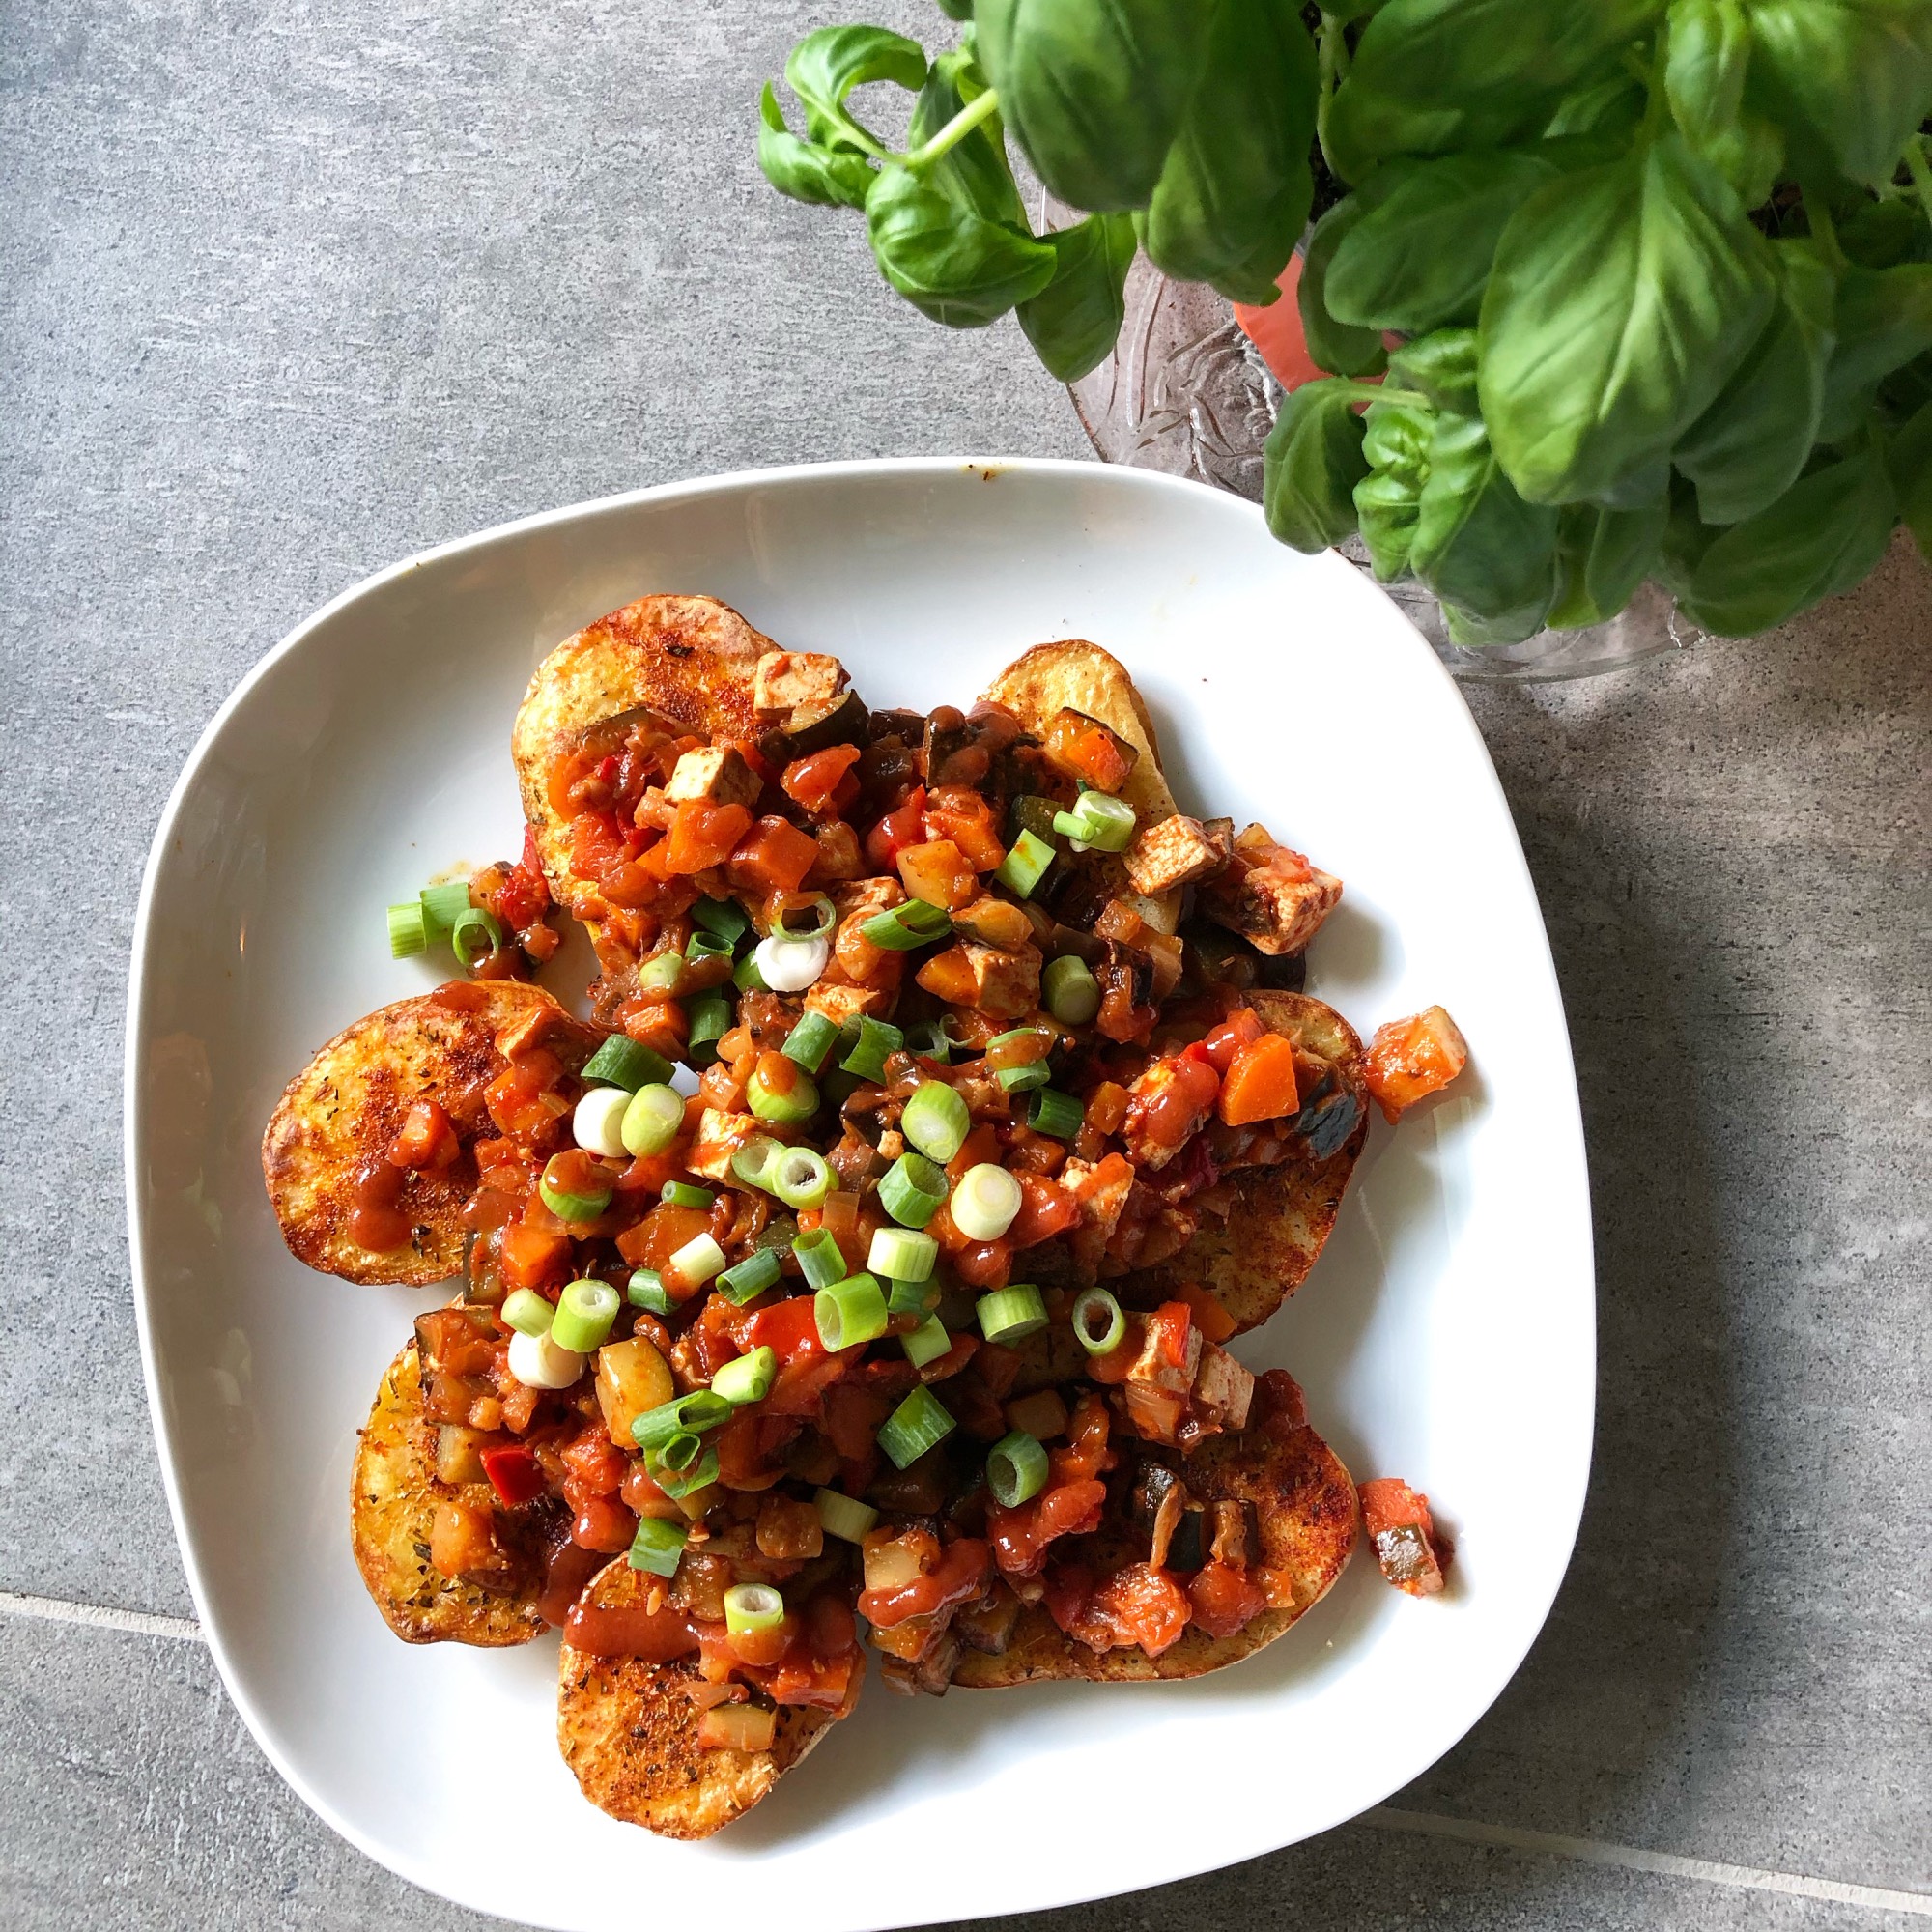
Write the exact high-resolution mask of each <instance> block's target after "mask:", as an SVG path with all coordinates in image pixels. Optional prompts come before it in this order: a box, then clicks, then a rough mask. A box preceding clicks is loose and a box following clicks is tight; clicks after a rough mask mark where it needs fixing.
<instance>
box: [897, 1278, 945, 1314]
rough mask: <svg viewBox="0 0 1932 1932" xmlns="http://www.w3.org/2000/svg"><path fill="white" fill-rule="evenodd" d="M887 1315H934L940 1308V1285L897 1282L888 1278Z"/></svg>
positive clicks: (930, 1282) (934, 1282)
mask: <svg viewBox="0 0 1932 1932" xmlns="http://www.w3.org/2000/svg"><path fill="white" fill-rule="evenodd" d="M886 1287H887V1290H888V1291H889V1292H888V1293H887V1295H886V1313H887V1314H888V1315H918V1316H926V1315H930V1314H932V1313H933V1312H934V1311H935V1310H936V1309H937V1308H938V1306H939V1284H938V1283H937V1282H936V1281H930V1280H928V1281H895V1280H893V1279H892V1277H891V1276H890V1275H888V1276H887V1277H886Z"/></svg>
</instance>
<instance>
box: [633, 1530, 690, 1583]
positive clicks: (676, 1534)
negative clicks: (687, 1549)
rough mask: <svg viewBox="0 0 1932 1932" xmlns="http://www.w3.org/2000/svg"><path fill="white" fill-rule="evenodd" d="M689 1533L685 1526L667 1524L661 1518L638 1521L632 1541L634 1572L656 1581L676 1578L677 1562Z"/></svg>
mask: <svg viewBox="0 0 1932 1932" xmlns="http://www.w3.org/2000/svg"><path fill="white" fill-rule="evenodd" d="M690 1533H691V1532H690V1531H689V1530H687V1529H686V1528H685V1526H684V1524H683V1523H681V1522H667V1521H666V1520H665V1519H664V1518H663V1517H661V1516H647V1517H641V1518H639V1521H638V1533H637V1535H636V1536H635V1537H634V1538H632V1540H631V1568H632V1569H633V1570H648V1571H649V1572H650V1573H651V1575H652V1576H654V1577H674V1576H676V1575H677V1559H678V1558H679V1557H680V1556H682V1555H683V1554H684V1543H685V1538H686V1537H687V1536H689V1535H690Z"/></svg>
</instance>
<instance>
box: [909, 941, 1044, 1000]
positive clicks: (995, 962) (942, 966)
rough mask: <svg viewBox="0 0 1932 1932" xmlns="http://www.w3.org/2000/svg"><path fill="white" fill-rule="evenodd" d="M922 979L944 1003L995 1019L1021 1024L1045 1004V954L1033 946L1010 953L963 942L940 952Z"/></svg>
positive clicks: (927, 964)
mask: <svg viewBox="0 0 1932 1932" xmlns="http://www.w3.org/2000/svg"><path fill="white" fill-rule="evenodd" d="M917 978H918V980H919V983H920V984H921V985H922V986H923V987H924V988H925V989H926V991H927V992H929V993H933V994H936V995H937V996H938V997H939V998H940V999H942V1000H946V1001H948V1002H950V1003H951V1004H952V1005H953V1006H955V1007H971V1008H973V1009H974V1010H975V1011H977V1012H982V1013H988V1014H990V1015H991V1016H992V1017H993V1018H994V1019H1003V1020H1016V1019H1018V1018H1020V1017H1021V1015H1022V1014H1025V1013H1030V1012H1032V1011H1033V1010H1034V1009H1035V1008H1037V1006H1038V1005H1039V953H1038V952H1037V950H1036V949H1035V948H1033V947H1031V946H1028V947H1025V948H1022V949H1021V950H1020V951H1019V952H1007V951H1006V950H1005V949H1004V948H1002V947H997V946H981V945H980V942H979V941H978V940H975V939H967V940H961V941H960V943H959V944H958V945H956V946H949V947H948V948H947V949H946V951H945V952H939V953H935V954H934V955H933V956H932V957H931V958H930V959H928V960H927V961H926V962H925V964H924V965H923V966H922V967H921V968H920V969H919V973H918V975H917Z"/></svg>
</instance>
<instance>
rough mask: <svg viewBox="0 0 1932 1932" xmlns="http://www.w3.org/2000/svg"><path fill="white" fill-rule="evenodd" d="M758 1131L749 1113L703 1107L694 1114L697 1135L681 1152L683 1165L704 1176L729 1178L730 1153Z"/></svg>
mask: <svg viewBox="0 0 1932 1932" xmlns="http://www.w3.org/2000/svg"><path fill="white" fill-rule="evenodd" d="M757 1131H758V1122H757V1121H756V1119H755V1118H754V1117H753V1115H751V1114H727V1113H724V1112H722V1111H721V1110H720V1109H718V1108H716V1107H707V1108H705V1110H704V1112H703V1113H702V1114H701V1115H699V1116H698V1121H697V1138H696V1140H695V1141H693V1142H692V1144H691V1151H690V1153H689V1154H687V1155H686V1156H685V1162H684V1164H685V1166H686V1167H688V1168H689V1169H690V1170H691V1171H692V1173H693V1174H701V1175H702V1176H703V1177H704V1178H705V1179H706V1180H717V1181H725V1180H729V1179H730V1178H731V1156H732V1155H733V1154H734V1153H736V1152H737V1151H738V1150H739V1149H740V1148H741V1147H743V1146H744V1145H745V1143H746V1142H747V1141H749V1140H750V1139H751V1138H752V1136H753V1134H755V1133H756V1132H757Z"/></svg>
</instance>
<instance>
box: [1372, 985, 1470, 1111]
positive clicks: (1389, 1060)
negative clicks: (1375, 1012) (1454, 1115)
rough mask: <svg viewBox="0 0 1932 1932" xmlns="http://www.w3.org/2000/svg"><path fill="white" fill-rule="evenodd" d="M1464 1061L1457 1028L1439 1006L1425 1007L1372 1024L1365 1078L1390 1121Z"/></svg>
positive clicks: (1466, 1052)
mask: <svg viewBox="0 0 1932 1932" xmlns="http://www.w3.org/2000/svg"><path fill="white" fill-rule="evenodd" d="M1468 1060H1469V1047H1468V1042H1467V1041H1466V1040H1464V1039H1463V1034H1462V1030H1461V1028H1459V1027H1458V1026H1457V1024H1456V1022H1455V1021H1454V1020H1452V1019H1451V1018H1450V1017H1449V1015H1448V1013H1447V1012H1446V1011H1445V1010H1444V1009H1442V1008H1441V1007H1429V1008H1426V1009H1424V1010H1423V1011H1421V1012H1419V1013H1416V1014H1414V1015H1413V1016H1412V1017H1410V1018H1408V1019H1406V1020H1391V1021H1389V1023H1388V1024H1387V1025H1386V1026H1379V1027H1378V1028H1377V1029H1376V1037H1375V1038H1374V1039H1372V1040H1371V1041H1370V1042H1369V1058H1368V1066H1367V1069H1366V1071H1365V1074H1364V1077H1365V1079H1366V1080H1367V1082H1368V1088H1369V1092H1370V1093H1371V1094H1373V1095H1374V1096H1375V1098H1376V1101H1377V1103H1378V1105H1379V1106H1380V1108H1381V1110H1382V1114H1383V1117H1384V1118H1385V1119H1387V1120H1391V1121H1393V1120H1395V1119H1396V1118H1397V1117H1398V1116H1399V1115H1400V1114H1401V1113H1402V1112H1403V1111H1404V1110H1405V1109H1406V1108H1408V1107H1412V1106H1414V1105H1415V1103H1416V1102H1417V1101H1418V1100H1425V1099H1427V1098H1428V1097H1429V1095H1430V1094H1434V1093H1436V1092H1438V1091H1439V1090H1440V1089H1442V1088H1444V1087H1446V1086H1448V1084H1449V1083H1450V1081H1452V1080H1453V1079H1455V1077H1456V1076H1457V1074H1459V1073H1460V1072H1462V1070H1463V1067H1464V1066H1465V1065H1468Z"/></svg>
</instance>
